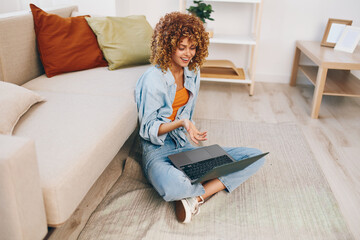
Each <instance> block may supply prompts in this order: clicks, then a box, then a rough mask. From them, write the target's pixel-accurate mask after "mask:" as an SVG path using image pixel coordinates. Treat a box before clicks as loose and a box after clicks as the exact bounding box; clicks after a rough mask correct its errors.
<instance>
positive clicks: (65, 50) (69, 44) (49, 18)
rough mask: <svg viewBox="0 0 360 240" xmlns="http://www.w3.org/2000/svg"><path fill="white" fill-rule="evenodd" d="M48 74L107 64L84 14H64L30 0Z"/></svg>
mask: <svg viewBox="0 0 360 240" xmlns="http://www.w3.org/2000/svg"><path fill="white" fill-rule="evenodd" d="M30 8H31V12H32V14H33V18H34V26H35V33H36V40H37V47H38V50H39V53H40V58H41V61H42V64H43V66H44V69H45V73H46V76H48V77H52V76H55V75H58V74H60V73H65V72H72V71H78V70H84V69H90V68H95V67H100V66H107V62H106V61H105V59H104V56H103V54H102V52H101V50H100V48H99V45H98V43H97V40H96V36H95V34H94V33H93V31H92V30H91V28H90V27H89V25H88V24H87V22H86V20H85V16H79V17H69V18H62V17H60V16H58V15H56V14H50V13H47V12H44V11H43V10H41V9H40V8H38V7H37V6H35V5H34V4H30Z"/></svg>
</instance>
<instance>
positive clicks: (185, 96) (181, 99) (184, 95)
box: [168, 88, 190, 121]
mask: <svg viewBox="0 0 360 240" xmlns="http://www.w3.org/2000/svg"><path fill="white" fill-rule="evenodd" d="M189 97H190V95H189V92H188V90H187V89H186V88H182V89H180V90H179V91H176V94H175V99H174V102H173V105H172V109H173V112H172V114H171V116H170V117H168V119H170V120H171V121H174V120H175V116H176V114H177V112H178V110H179V108H181V107H182V106H184V105H185V104H186V103H187V102H188V101H189Z"/></svg>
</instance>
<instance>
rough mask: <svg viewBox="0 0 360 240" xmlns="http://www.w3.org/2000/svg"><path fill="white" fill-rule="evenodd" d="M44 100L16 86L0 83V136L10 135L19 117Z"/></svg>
mask: <svg viewBox="0 0 360 240" xmlns="http://www.w3.org/2000/svg"><path fill="white" fill-rule="evenodd" d="M44 100H45V98H43V97H42V96H40V95H39V94H37V93H35V92H33V91H30V90H28V89H26V88H23V87H20V86H18V85H16V84H12V83H7V82H1V81H0V116H1V117H0V134H4V135H11V134H12V132H13V129H14V127H15V125H16V123H17V122H18V121H19V119H20V117H21V116H22V115H23V114H24V113H26V111H28V110H29V108H30V107H31V106H32V105H34V104H35V103H37V102H41V101H44Z"/></svg>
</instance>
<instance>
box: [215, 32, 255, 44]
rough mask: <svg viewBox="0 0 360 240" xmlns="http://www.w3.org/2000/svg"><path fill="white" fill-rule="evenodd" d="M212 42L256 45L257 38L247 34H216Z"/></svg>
mask: <svg viewBox="0 0 360 240" xmlns="http://www.w3.org/2000/svg"><path fill="white" fill-rule="evenodd" d="M210 43H224V44H243V45H256V40H255V38H253V37H251V36H246V35H229V34H214V37H212V38H210Z"/></svg>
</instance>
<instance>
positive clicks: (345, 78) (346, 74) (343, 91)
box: [299, 65, 360, 97]
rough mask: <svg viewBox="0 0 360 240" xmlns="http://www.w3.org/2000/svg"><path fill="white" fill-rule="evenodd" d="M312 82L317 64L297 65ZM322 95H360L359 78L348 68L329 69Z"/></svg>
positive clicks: (314, 78) (314, 82)
mask: <svg viewBox="0 0 360 240" xmlns="http://www.w3.org/2000/svg"><path fill="white" fill-rule="evenodd" d="M299 69H300V70H301V71H302V72H303V73H304V74H305V76H306V77H307V78H308V79H309V80H310V82H311V83H312V84H314V85H315V84H316V76H317V72H318V67H317V66H307V65H299ZM323 95H332V96H348V97H360V80H359V79H358V78H357V77H355V76H354V75H353V74H352V73H350V71H349V70H337V69H329V70H328V73H327V77H326V82H325V87H324V93H323Z"/></svg>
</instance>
